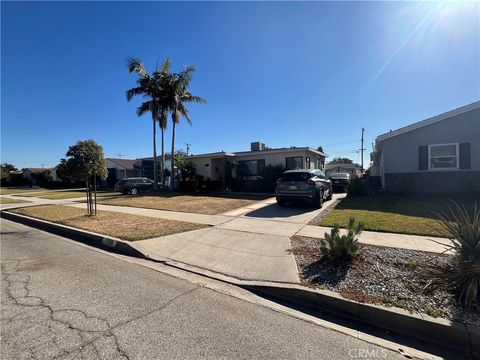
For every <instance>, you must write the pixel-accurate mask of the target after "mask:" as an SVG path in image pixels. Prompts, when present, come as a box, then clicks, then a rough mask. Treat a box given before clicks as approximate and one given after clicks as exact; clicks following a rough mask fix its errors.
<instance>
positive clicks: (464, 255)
mask: <svg viewBox="0 0 480 360" xmlns="http://www.w3.org/2000/svg"><path fill="white" fill-rule="evenodd" d="M438 218H439V222H440V224H441V225H442V226H443V227H444V228H445V229H446V230H447V231H448V232H449V234H450V240H451V243H450V245H449V248H450V250H452V251H453V253H454V257H453V261H452V263H451V264H450V269H451V271H448V272H445V271H444V272H440V273H439V275H440V278H441V280H443V281H444V282H446V284H447V285H448V286H449V287H450V288H451V289H452V290H453V291H454V292H456V294H457V300H458V302H459V303H460V304H461V305H463V306H464V307H466V308H468V307H471V306H478V305H480V289H479V288H480V209H479V208H478V207H477V205H476V204H475V208H474V209H473V214H472V216H470V215H469V213H468V211H467V209H466V208H465V207H462V206H460V205H458V204H457V203H453V206H452V207H449V211H448V214H447V213H445V212H441V213H440V214H439V215H438Z"/></svg>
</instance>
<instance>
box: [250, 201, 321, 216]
mask: <svg viewBox="0 0 480 360" xmlns="http://www.w3.org/2000/svg"><path fill="white" fill-rule="evenodd" d="M313 210H315V208H314V207H313V206H308V205H305V204H300V203H299V204H294V203H287V205H285V206H278V205H277V204H271V205H268V206H265V207H263V208H261V209H257V210H253V211H252V212H249V213H248V214H245V215H244V216H245V217H259V218H279V217H285V218H288V217H291V216H295V215H302V214H305V213H308V212H311V211H313Z"/></svg>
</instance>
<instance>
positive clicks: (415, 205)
mask: <svg viewBox="0 0 480 360" xmlns="http://www.w3.org/2000/svg"><path fill="white" fill-rule="evenodd" d="M452 200H454V201H455V202H457V203H458V204H460V205H465V206H466V207H467V208H468V209H470V210H471V209H473V207H474V203H475V199H473V198H465V197H453V198H452ZM477 204H478V205H480V199H477ZM449 205H451V202H450V199H449V198H447V197H445V198H437V197H418V196H417V197H416V196H386V195H383V196H382V195H378V196H373V197H354V198H345V199H343V200H342V201H341V202H340V203H339V204H338V205H337V207H336V208H335V209H333V210H332V211H331V212H329V213H328V214H327V215H326V216H325V217H324V218H323V219H322V220H321V221H320V223H319V224H318V225H321V226H333V225H334V224H339V225H340V226H341V227H346V225H347V223H348V220H349V218H350V217H354V218H355V219H356V220H357V221H361V222H363V223H364V224H365V230H372V231H383V232H393V233H401V234H415V235H432V236H441V237H446V236H448V233H447V232H446V231H445V229H443V228H442V226H441V225H440V224H439V223H438V222H437V220H436V219H437V217H436V215H435V214H436V213H438V212H439V211H442V210H443V211H446V210H448V206H449Z"/></svg>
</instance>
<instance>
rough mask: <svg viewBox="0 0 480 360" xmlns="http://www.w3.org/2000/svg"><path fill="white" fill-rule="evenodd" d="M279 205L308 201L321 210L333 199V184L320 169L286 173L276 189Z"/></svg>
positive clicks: (278, 181)
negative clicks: (326, 201)
mask: <svg viewBox="0 0 480 360" xmlns="http://www.w3.org/2000/svg"><path fill="white" fill-rule="evenodd" d="M275 195H276V197H277V203H278V205H284V204H285V203H286V202H287V201H289V200H308V201H310V202H313V203H314V204H316V206H317V207H319V208H321V207H322V205H323V201H324V200H330V199H331V198H332V182H331V181H330V180H328V179H327V178H326V176H325V174H324V173H323V172H322V171H321V170H319V169H314V170H310V169H303V170H288V171H285V172H284V173H283V174H282V176H281V177H280V179H278V180H277V187H276V189H275Z"/></svg>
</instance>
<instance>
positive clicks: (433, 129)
mask: <svg viewBox="0 0 480 360" xmlns="http://www.w3.org/2000/svg"><path fill="white" fill-rule="evenodd" d="M371 159H372V166H371V168H370V174H371V176H378V177H379V178H380V182H381V184H382V187H383V188H384V189H385V190H386V191H388V192H407V193H445V192H470V193H472V192H476V193H480V101H477V102H474V103H472V104H469V105H466V106H463V107H461V108H458V109H455V110H452V111H449V112H446V113H443V114H440V115H437V116H434V117H432V118H429V119H426V120H423V121H419V122H417V123H414V124H412V125H408V126H405V127H403V128H400V129H397V130H394V131H390V132H388V133H385V134H382V135H380V136H378V137H377V139H376V142H375V150H374V152H373V153H372V154H371Z"/></svg>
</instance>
